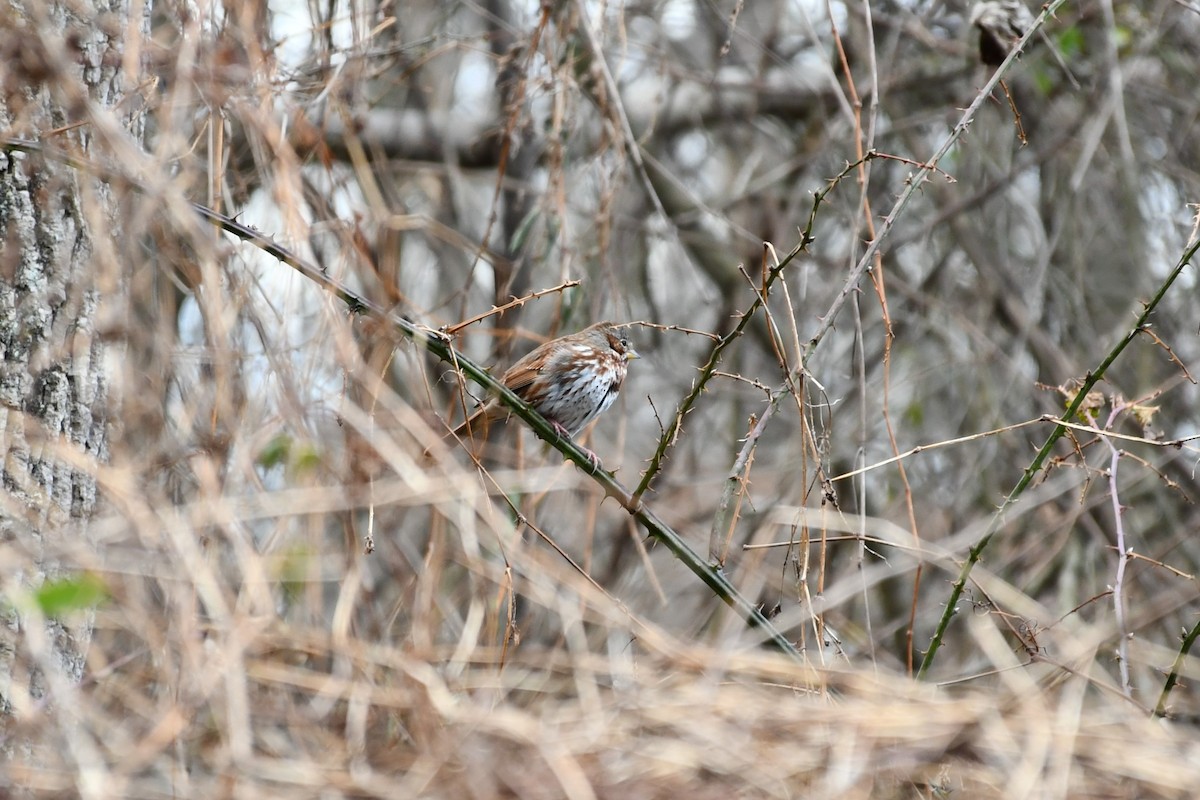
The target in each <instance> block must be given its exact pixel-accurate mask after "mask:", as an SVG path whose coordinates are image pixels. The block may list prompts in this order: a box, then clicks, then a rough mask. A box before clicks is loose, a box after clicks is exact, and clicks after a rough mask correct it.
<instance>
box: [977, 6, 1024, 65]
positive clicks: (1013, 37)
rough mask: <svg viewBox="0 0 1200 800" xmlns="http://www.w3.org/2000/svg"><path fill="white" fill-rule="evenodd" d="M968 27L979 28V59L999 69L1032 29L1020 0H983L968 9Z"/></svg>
mask: <svg viewBox="0 0 1200 800" xmlns="http://www.w3.org/2000/svg"><path fill="white" fill-rule="evenodd" d="M971 24H972V25H974V26H975V27H976V28H978V29H979V60H980V61H982V62H983V63H984V64H987V65H988V66H989V67H998V66H1000V65H1001V64H1003V63H1004V59H1006V58H1008V54H1009V53H1011V52H1012V49H1013V47H1014V46H1015V45H1016V43H1017V41H1018V40H1019V39H1020V38H1021V37H1022V36H1024V35H1025V32H1026V31H1028V30H1029V29H1030V28H1031V27H1032V26H1033V14H1032V13H1031V12H1030V11H1029V9H1028V8H1026V7H1025V4H1024V3H1022V2H1021V0H985V2H981V3H976V4H975V6H974V7H973V8H972V9H971Z"/></svg>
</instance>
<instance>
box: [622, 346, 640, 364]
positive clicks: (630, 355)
mask: <svg viewBox="0 0 1200 800" xmlns="http://www.w3.org/2000/svg"><path fill="white" fill-rule="evenodd" d="M635 358H641V355H639V354H638V351H637V350H634V349H633V348H632V347H630V348H629V349H628V350H626V351H625V360H626V361H633V360H634V359H635Z"/></svg>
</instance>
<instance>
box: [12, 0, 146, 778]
mask: <svg viewBox="0 0 1200 800" xmlns="http://www.w3.org/2000/svg"><path fill="white" fill-rule="evenodd" d="M87 5H88V4H87V3H86V2H77V3H72V4H65V3H64V4H61V5H52V4H41V3H38V2H32V3H27V4H24V5H23V6H17V5H15V4H13V5H10V4H8V3H5V4H3V5H0V63H3V64H4V71H3V73H0V74H3V78H2V79H0V80H2V84H0V136H4V137H5V146H4V148H3V150H2V151H0V455H2V456H3V462H2V472H0V477H2V481H3V484H2V490H0V552H2V553H3V555H0V563H2V564H3V565H4V567H5V569H4V573H3V581H4V583H3V591H4V599H3V602H2V603H0V606H2V607H3V608H4V609H5V610H4V611H3V614H4V616H3V625H0V717H8V716H9V715H10V714H11V713H13V712H14V711H19V710H21V709H22V707H23V706H27V705H28V703H29V701H30V700H31V699H33V700H37V699H39V698H43V697H46V698H47V699H48V700H49V701H50V702H51V703H54V702H61V698H56V697H55V687H56V686H70V685H71V684H73V683H77V682H78V681H79V680H80V679H81V677H82V676H83V672H84V666H85V654H86V650H87V646H88V642H89V638H90V635H91V626H92V621H91V615H90V614H89V613H88V612H87V611H86V610H85V609H74V610H71V611H70V613H63V614H61V615H58V616H55V615H52V614H43V611H49V610H52V609H49V608H48V607H47V606H46V604H45V603H41V604H39V603H38V602H30V598H36V597H37V596H38V595H37V594H36V591H34V590H36V588H37V587H40V586H44V585H45V584H46V583H47V582H53V581H59V580H72V579H73V577H74V576H71V575H65V574H62V570H61V567H60V564H61V563H63V562H64V561H65V560H66V559H64V558H63V557H62V556H63V555H64V554H65V553H68V552H72V551H74V552H79V551H80V550H82V549H85V548H86V547H87V522H88V518H89V517H90V516H91V515H92V513H93V512H94V510H95V508H96V501H97V482H96V477H95V474H94V470H92V469H89V467H88V464H89V463H101V462H103V461H104V460H105V459H106V457H107V444H108V439H107V425H106V398H107V390H108V387H107V383H106V377H105V369H104V357H105V353H106V348H105V346H104V344H103V342H102V341H101V337H100V336H98V335H97V320H98V316H99V314H98V312H99V311H100V310H101V302H102V301H108V300H110V299H113V297H112V296H113V294H115V292H114V290H115V289H116V288H117V286H118V279H117V276H118V272H117V266H118V259H117V258H115V253H116V252H117V247H116V243H117V242H118V241H119V235H120V227H121V226H120V222H121V220H120V218H119V216H118V214H117V213H116V209H117V205H116V203H115V202H114V199H113V193H112V191H111V189H110V187H108V186H106V185H104V184H103V183H101V182H100V181H98V180H96V179H94V178H92V177H90V176H88V175H87V174H86V173H85V172H82V171H78V170H77V169H75V168H73V167H72V166H69V165H68V164H67V163H64V161H63V159H62V158H61V157H59V156H56V155H52V154H60V153H63V152H65V153H69V154H70V155H71V156H73V157H77V158H81V159H92V158H93V157H94V154H93V152H92V151H93V142H94V140H95V138H96V136H97V133H96V131H97V128H98V126H96V125H94V124H93V122H94V120H95V119H97V118H98V117H101V116H103V117H104V118H105V120H106V122H108V123H112V122H114V119H113V117H112V116H111V115H110V109H111V108H112V107H113V105H114V104H115V103H116V102H117V101H118V100H119V99H120V97H121V95H120V85H121V83H122V79H121V74H120V66H121V63H122V54H123V50H124V42H123V38H122V37H123V36H124V34H125V32H126V31H127V30H128V26H127V23H128V8H127V7H126V5H125V3H124V2H121V0H116V1H115V2H110V3H101V2H97V3H95V4H94V6H93V8H90V9H89V8H87ZM101 23H103V24H101ZM76 123H81V124H78V125H77V126H76ZM118 127H124V128H125V130H124V134H125V135H128V136H130V137H131V140H133V141H137V140H140V131H139V129H138V127H139V126H137V125H135V126H132V130H130V127H131V126H118ZM14 138H20V139H24V140H30V141H34V142H36V143H38V144H39V145H40V146H41V147H42V148H44V149H43V150H42V151H41V152H37V151H35V152H32V153H30V152H19V151H18V150H16V149H14V148H13V147H12V146H11V144H12V139H14ZM102 290H103V291H102ZM72 560H73V561H74V559H72ZM76 563H78V562H76ZM85 563H86V561H85ZM12 609H16V610H15V611H14V610H12ZM3 738H4V739H5V745H4V746H5V747H6V748H11V747H13V746H14V743H13V741H12V740H11V739H10V738H9V737H3ZM9 755H11V752H10V753H9Z"/></svg>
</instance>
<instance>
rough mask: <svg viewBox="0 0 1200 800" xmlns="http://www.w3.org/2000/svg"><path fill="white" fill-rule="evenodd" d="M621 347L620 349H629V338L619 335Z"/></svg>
mask: <svg viewBox="0 0 1200 800" xmlns="http://www.w3.org/2000/svg"><path fill="white" fill-rule="evenodd" d="M621 349H622V350H628V349H629V340H628V339H626V338H625V337H624V336H622V337H621Z"/></svg>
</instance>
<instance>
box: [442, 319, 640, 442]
mask: <svg viewBox="0 0 1200 800" xmlns="http://www.w3.org/2000/svg"><path fill="white" fill-rule="evenodd" d="M635 358H640V356H639V355H638V351H637V350H635V349H634V348H633V347H632V346H631V345H630V344H629V338H628V336H627V335H626V334H625V333H624V332H623V331H621V329H620V327H618V326H617V325H616V323H613V322H598V323H596V324H595V325H592V326H590V327H588V328H584V329H583V330H581V331H579V332H578V333H572V334H569V335H567V336H560V337H559V338H557V339H552V340H550V341H548V342H546V343H544V344H542V345H539V346H538V347H536V348H534V349H533V350H532V351H531V352H530V353H528V354H527V355H525V356H524V357H523V358H521V359H520V360H519V361H517V362H516V363H515V364H513V365H512V366H511V367H509V368H508V370H506V371H505V373H504V375H503V376H501V378H500V382H501V383H502V384H504V385H505V386H506V387H508V388H509V389H510V390H511V391H512V392H513V393H514V394H516V395H517V396H518V397H520V398H521V399H522V400H524V401H525V402H526V403H528V404H529V405H531V406H532V407H533V408H534V409H535V410H536V411H537V412H538V413H539V414H541V415H542V416H543V417H545V418H546V421H547V422H549V423H550V424H551V426H553V427H554V430H555V432H557V433H558V434H559V435H560V436H564V437H566V438H568V439H574V438H575V436H576V435H578V434H579V433H580V432H581V431H582V430H583V429H584V428H586V427H587V425H588V423H590V422H591V421H592V420H594V419H596V417H598V416H600V414H601V413H603V412H604V411H605V410H606V409H607V408H608V407H609V406H611V405H612V403H613V401H614V400H615V399H616V398H617V393H618V392H620V391H621V386H622V384H624V382H625V374H626V372H627V371H628V366H629V362H630V361H632V360H634V359H635ZM508 413H509V411H508V409H507V408H505V407H504V406H503V405H502V404H501V403H500V401H499V400H498V399H496V398H492V399H490V400H488V401H487V402H486V403H484V404H483V405H482V406H481V407H480V408H479V409H477V410H476V411H475V412H474V413H473V414H471V415H470V416H469V417H467V418H466V420H464V421H463V423H462V424H461V425H459V426H458V427H457V428H455V429H454V431H453V434H454V435H455V436H458V437H461V436H464V435H473V434H474V435H478V434H479V433H480V432H485V431H486V429H487V426H488V425H489V424H490V423H491V422H492V421H494V420H496V419H499V418H500V417H503V416H505V415H506V414H508ZM581 449H583V450H584V452H585V453H587V455H588V458H589V459H590V460H591V461H592V463H593V465H597V464H598V463H599V460H598V459H597V458H596V454H595V453H593V452H592V451H590V450H588V449H587V448H581Z"/></svg>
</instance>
